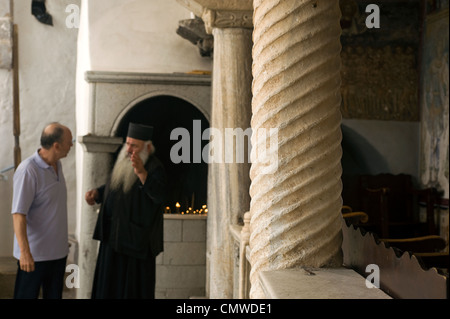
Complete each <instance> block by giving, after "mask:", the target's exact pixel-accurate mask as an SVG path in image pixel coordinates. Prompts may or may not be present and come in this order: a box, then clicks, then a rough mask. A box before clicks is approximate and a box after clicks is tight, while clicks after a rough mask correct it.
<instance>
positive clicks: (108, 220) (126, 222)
mask: <svg viewBox="0 0 450 319" xmlns="http://www.w3.org/2000/svg"><path fill="white" fill-rule="evenodd" d="M152 133H153V128H152V127H150V126H144V125H140V124H135V123H130V125H129V128H128V134H127V138H126V143H125V145H124V146H123V147H122V150H121V151H120V153H119V156H118V158H117V161H116V163H115V165H114V168H113V171H112V174H111V177H110V179H109V181H108V183H107V184H106V185H104V186H101V187H99V188H97V189H94V190H90V191H88V192H87V193H86V195H85V199H86V202H87V203H88V204H89V205H94V204H95V203H102V206H101V209H100V213H99V216H98V220H97V225H96V228H95V231H94V239H97V240H100V242H101V243H100V249H99V254H98V258H97V265H96V269H95V275H94V284H93V289H92V298H96V299H102V298H150V299H151V298H154V296H155V269H156V265H155V258H156V256H157V255H158V254H159V253H160V252H161V251H162V250H163V204H164V199H165V188H166V181H165V173H164V169H163V166H162V164H161V162H160V161H159V160H158V159H157V158H156V157H155V156H154V147H153V144H152V142H151V138H152Z"/></svg>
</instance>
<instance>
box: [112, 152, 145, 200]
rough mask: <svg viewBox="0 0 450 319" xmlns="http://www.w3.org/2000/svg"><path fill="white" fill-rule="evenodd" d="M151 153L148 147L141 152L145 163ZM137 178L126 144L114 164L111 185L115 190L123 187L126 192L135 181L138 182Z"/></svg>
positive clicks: (140, 155) (140, 154)
mask: <svg viewBox="0 0 450 319" xmlns="http://www.w3.org/2000/svg"><path fill="white" fill-rule="evenodd" d="M149 155H150V154H149V152H148V151H147V148H146V147H145V148H144V149H143V150H142V151H141V152H140V153H139V157H140V158H141V159H142V162H143V163H144V164H145V162H147V159H148V157H149ZM137 179H138V176H137V175H136V174H135V173H134V167H133V166H132V165H131V159H130V158H129V156H128V154H127V149H126V145H124V146H123V147H122V149H121V150H120V153H119V156H118V157H117V160H116V164H115V165H114V168H113V171H112V175H111V184H110V187H111V189H112V190H115V191H117V190H120V188H122V191H123V192H124V193H128V192H129V191H130V190H131V188H132V187H133V185H134V183H136V181H137Z"/></svg>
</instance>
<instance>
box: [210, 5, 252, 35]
mask: <svg viewBox="0 0 450 319" xmlns="http://www.w3.org/2000/svg"><path fill="white" fill-rule="evenodd" d="M252 15H253V12H252V11H241V10H211V9H204V10H203V14H202V20H203V21H204V22H205V28H206V32H207V33H212V29H213V28H247V29H251V28H253V21H252Z"/></svg>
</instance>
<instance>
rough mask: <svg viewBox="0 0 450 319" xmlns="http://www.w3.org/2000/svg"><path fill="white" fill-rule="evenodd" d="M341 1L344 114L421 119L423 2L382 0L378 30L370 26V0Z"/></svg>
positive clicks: (410, 119) (402, 119)
mask: <svg viewBox="0 0 450 319" xmlns="http://www.w3.org/2000/svg"><path fill="white" fill-rule="evenodd" d="M339 3H340V7H341V12H342V18H341V27H342V36H341V44H342V51H341V60H342V69H341V78H342V86H341V94H342V104H341V111H342V115H343V117H344V118H353V119H371V120H396V121H419V102H418V88H419V74H418V55H419V39H420V25H421V15H420V1H415V0H410V1H402V2H396V3H392V1H391V2H389V1H378V2H377V5H378V7H379V9H380V14H379V17H380V19H379V21H380V27H379V28H367V27H366V18H367V16H368V15H369V13H366V7H367V4H368V2H367V1H357V0H340V2H339ZM369 12H370V11H369Z"/></svg>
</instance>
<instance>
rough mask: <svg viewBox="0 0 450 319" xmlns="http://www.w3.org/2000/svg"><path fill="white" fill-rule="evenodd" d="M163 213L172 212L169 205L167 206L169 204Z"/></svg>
mask: <svg viewBox="0 0 450 319" xmlns="http://www.w3.org/2000/svg"><path fill="white" fill-rule="evenodd" d="M165 213H166V214H172V212H171V211H170V207H169V206H167V207H166V211H165Z"/></svg>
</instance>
